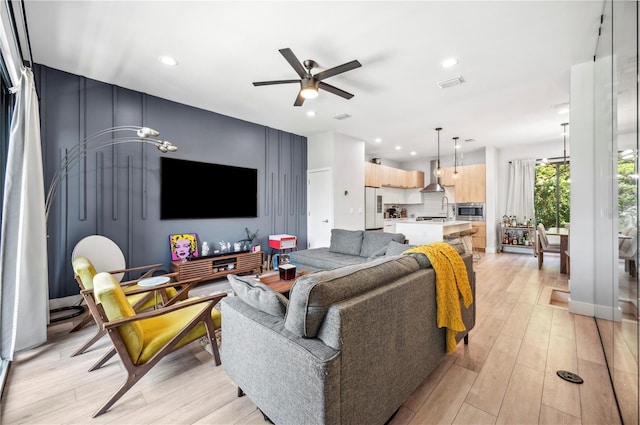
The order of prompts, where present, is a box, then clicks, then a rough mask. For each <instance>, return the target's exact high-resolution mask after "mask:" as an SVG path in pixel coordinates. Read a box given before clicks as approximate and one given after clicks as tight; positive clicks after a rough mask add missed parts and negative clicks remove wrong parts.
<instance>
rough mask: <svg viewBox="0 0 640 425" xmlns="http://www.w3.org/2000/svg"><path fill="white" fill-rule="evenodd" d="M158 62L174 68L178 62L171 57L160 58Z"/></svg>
mask: <svg viewBox="0 0 640 425" xmlns="http://www.w3.org/2000/svg"><path fill="white" fill-rule="evenodd" d="M160 62H162V63H163V64H165V65H169V66H176V65H177V64H178V61H177V60H175V59H174V58H172V57H171V56H160Z"/></svg>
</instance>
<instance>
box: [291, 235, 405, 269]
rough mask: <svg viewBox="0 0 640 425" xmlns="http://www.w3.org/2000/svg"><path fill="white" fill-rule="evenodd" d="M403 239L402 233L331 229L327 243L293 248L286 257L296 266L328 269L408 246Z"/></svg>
mask: <svg viewBox="0 0 640 425" xmlns="http://www.w3.org/2000/svg"><path fill="white" fill-rule="evenodd" d="M404 242H405V236H404V235H403V234H402V233H385V232H375V231H363V230H345V229H332V230H331V244H330V245H329V247H326V248H312V249H305V250H301V251H293V252H291V254H290V256H289V257H290V261H291V263H292V264H295V265H296V266H297V267H298V268H299V269H304V270H309V271H316V270H329V269H335V268H336V267H342V266H349V265H353V264H361V263H364V262H367V261H371V260H373V259H376V258H379V257H383V256H392V255H398V254H401V253H402V252H403V251H404V250H406V249H407V248H408V246H407V245H401V244H404ZM387 251H389V253H388V254H387Z"/></svg>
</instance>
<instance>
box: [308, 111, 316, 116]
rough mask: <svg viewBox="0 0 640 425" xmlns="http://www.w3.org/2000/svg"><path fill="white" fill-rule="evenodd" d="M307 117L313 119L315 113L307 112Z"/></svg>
mask: <svg viewBox="0 0 640 425" xmlns="http://www.w3.org/2000/svg"><path fill="white" fill-rule="evenodd" d="M307 116H308V117H315V116H316V111H307Z"/></svg>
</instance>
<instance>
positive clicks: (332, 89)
mask: <svg viewBox="0 0 640 425" xmlns="http://www.w3.org/2000/svg"><path fill="white" fill-rule="evenodd" d="M318 88H319V89H323V90H326V91H328V92H331V93H333V94H337V95H338V96H341V97H344V98H345V99H351V98H352V97H353V95H352V94H351V93H349V92H346V91H344V90H341V89H339V88H337V87H334V86H332V85H331V84H327V83H324V82H322V81H320V82H319V83H318Z"/></svg>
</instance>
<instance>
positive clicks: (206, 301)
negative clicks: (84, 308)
mask: <svg viewBox="0 0 640 425" xmlns="http://www.w3.org/2000/svg"><path fill="white" fill-rule="evenodd" d="M93 282H94V290H93V293H94V295H95V300H96V302H97V305H96V309H97V311H98V314H99V316H100V318H101V321H102V323H103V324H102V328H103V329H105V330H106V331H107V332H108V333H109V337H110V338H111V340H112V341H113V345H114V346H115V350H116V352H117V353H118V355H119V357H120V360H121V361H122V364H123V365H124V367H125V369H126V370H127V372H128V376H127V379H126V381H125V382H124V384H123V385H122V386H121V387H120V388H119V389H118V390H117V391H116V392H115V393H114V394H113V395H112V396H111V398H109V399H108V400H107V402H106V403H104V404H103V405H102V407H100V409H98V410H97V411H96V413H95V414H94V415H93V417H96V416H98V415H101V414H103V413H104V412H106V411H107V410H108V409H109V408H110V407H111V406H112V405H113V404H114V403H115V402H116V401H118V399H120V397H122V396H123V395H124V394H125V393H126V392H127V391H128V390H129V389H130V388H131V387H132V386H133V385H134V384H135V383H136V382H138V380H140V378H142V377H143V376H144V375H145V374H146V373H147V372H148V371H149V370H150V369H151V368H152V367H153V366H155V365H156V364H157V363H158V362H159V361H160V360H162V358H163V357H164V356H165V355H167V354H169V353H171V352H172V351H174V350H176V349H178V348H180V347H182V346H185V345H186V344H189V343H191V342H193V341H197V340H199V339H201V338H203V337H206V338H207V339H208V343H209V344H211V349H212V350H211V351H212V354H213V357H214V359H215V363H216V365H220V354H219V352H218V344H217V342H216V339H215V329H216V328H220V326H221V316H220V312H219V311H218V310H217V309H214V308H213V307H214V306H215V305H216V304H217V303H218V302H219V301H220V300H221V299H222V298H224V297H225V296H226V294H225V293H221V294H217V295H210V296H207V297H203V298H190V299H188V300H186V301H181V302H179V303H176V304H173V305H171V306H167V307H162V308H160V309H156V310H149V311H145V312H142V313H136V311H135V310H134V309H133V307H132V306H131V304H130V303H129V301H128V300H127V296H126V295H125V292H124V291H123V290H122V288H121V287H120V285H119V284H118V282H117V281H116V280H115V278H114V277H113V276H112V275H110V274H109V273H104V272H103V273H98V274H97V275H95V276H94V278H93Z"/></svg>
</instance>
